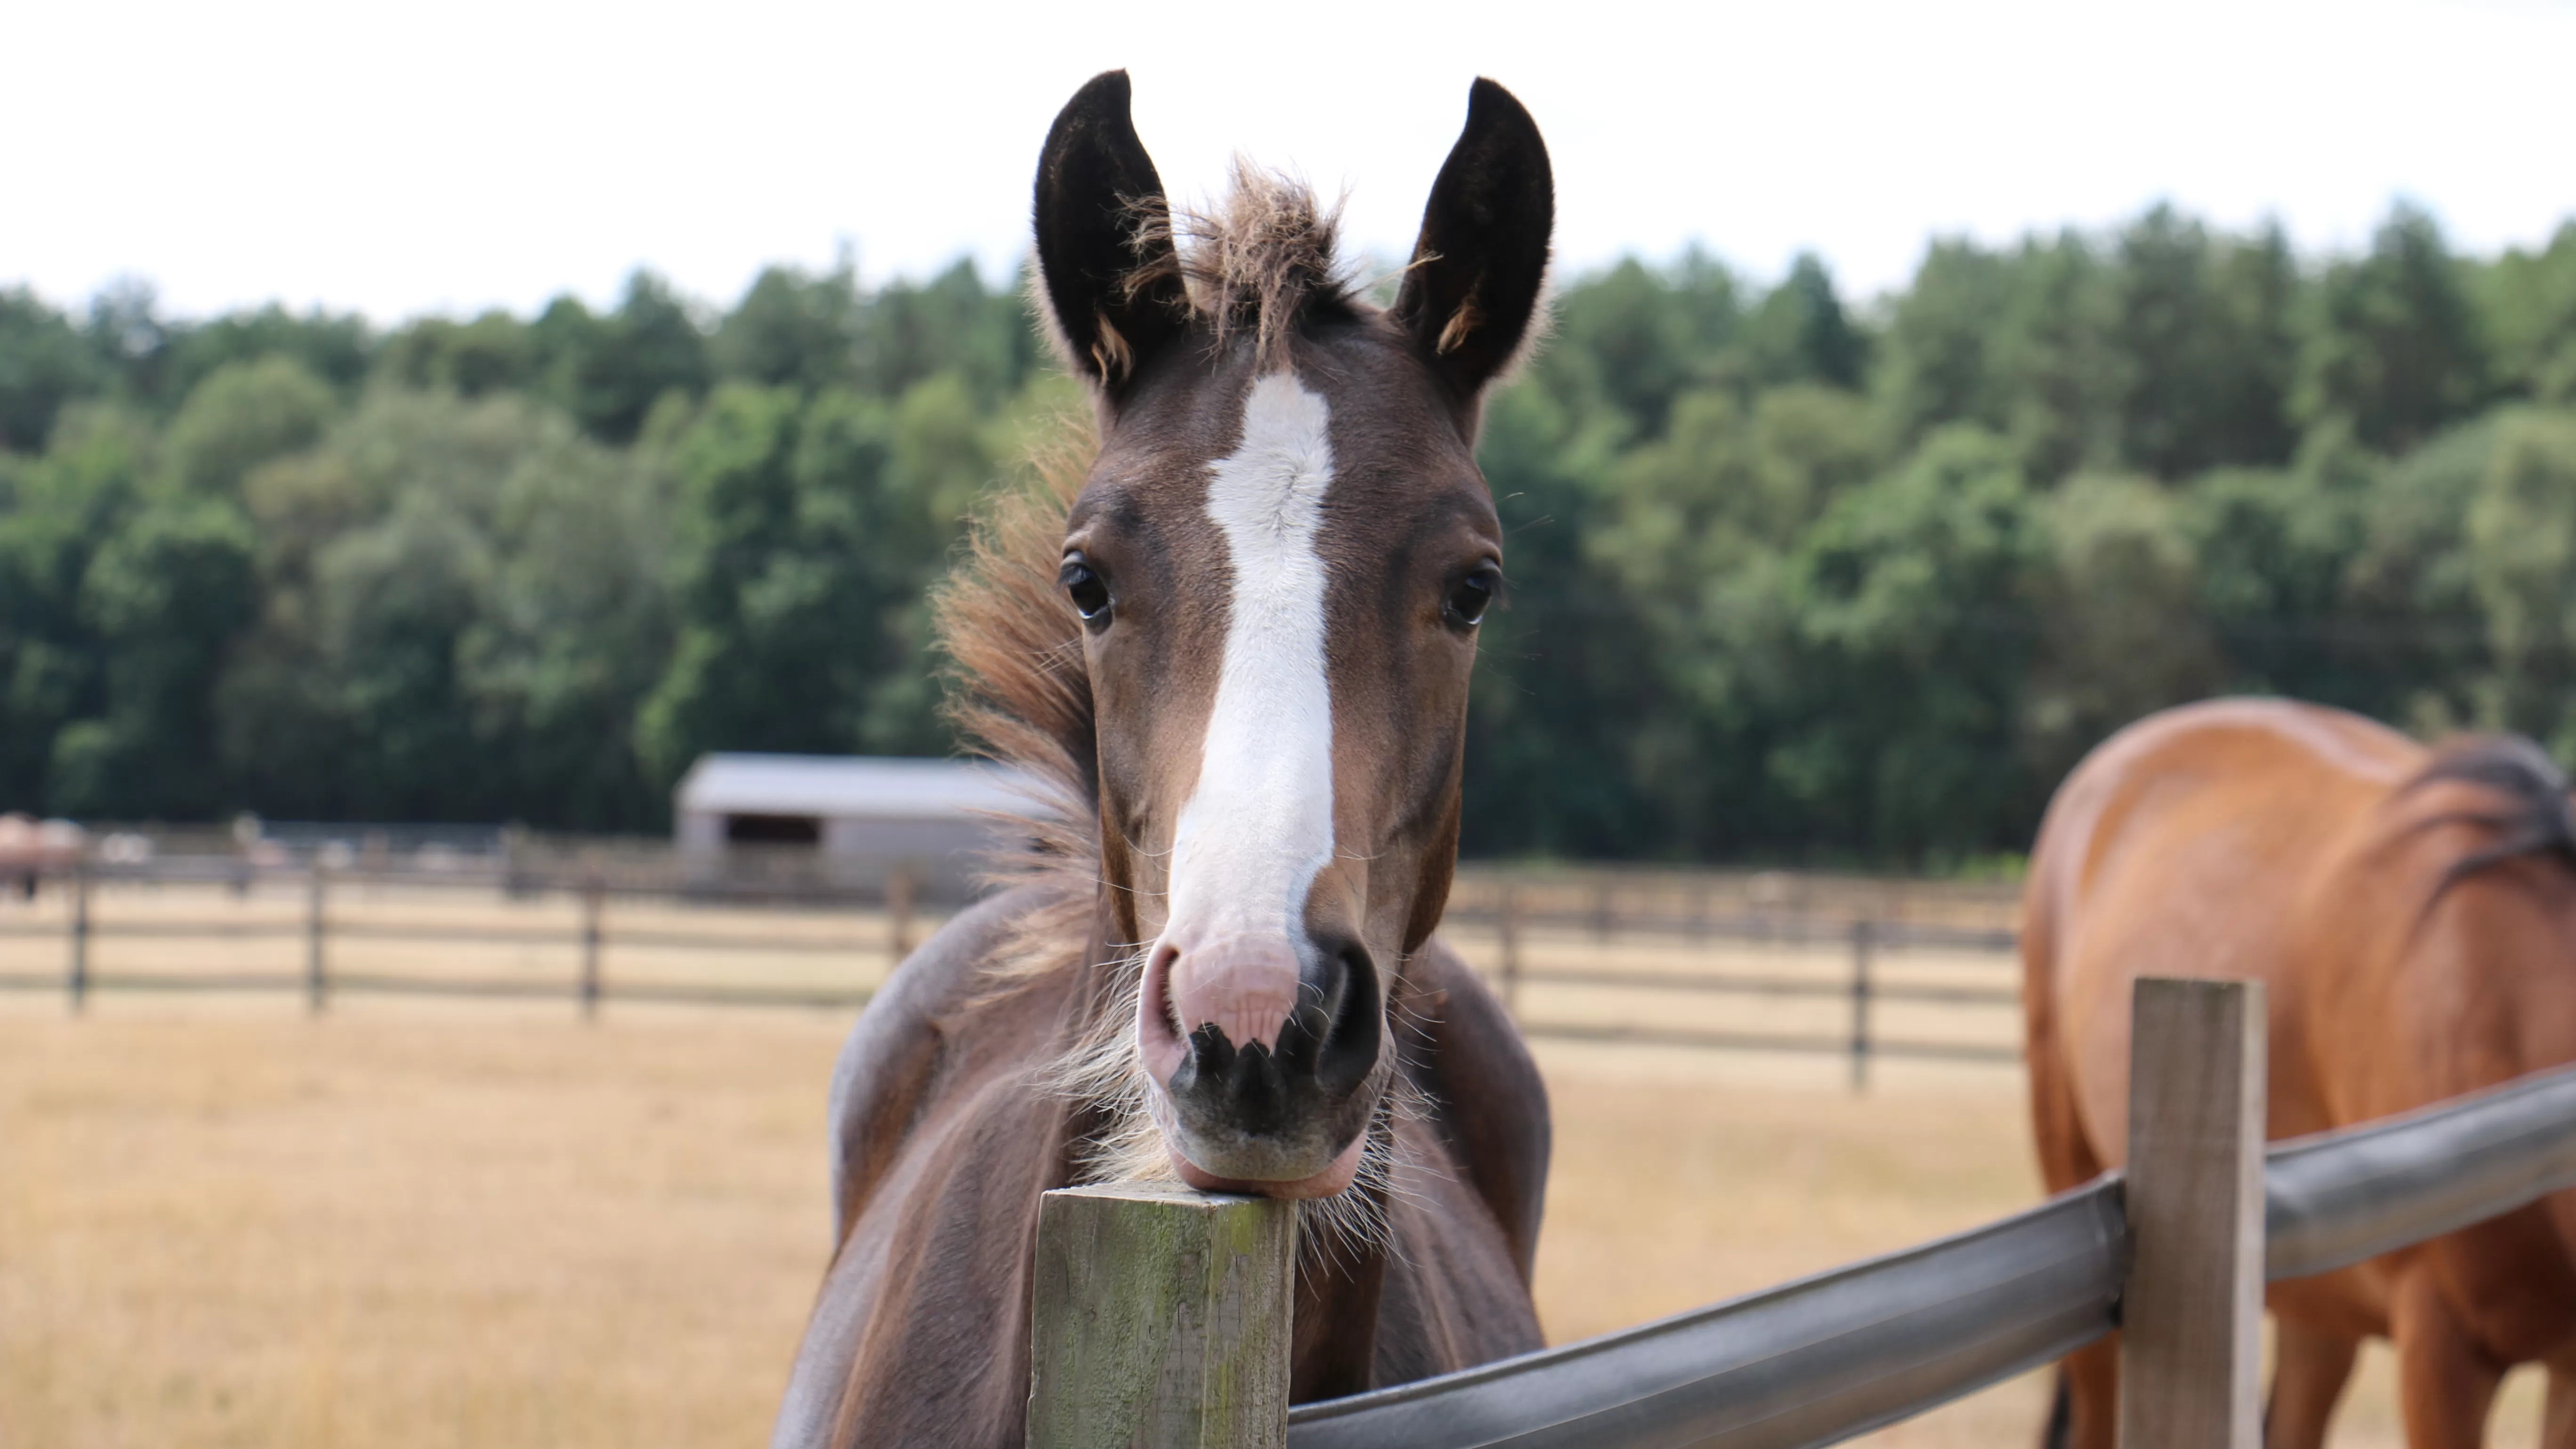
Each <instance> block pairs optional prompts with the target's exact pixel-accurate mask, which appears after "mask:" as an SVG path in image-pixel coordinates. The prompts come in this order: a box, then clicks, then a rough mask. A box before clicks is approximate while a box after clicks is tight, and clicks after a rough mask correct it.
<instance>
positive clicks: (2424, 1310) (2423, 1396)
mask: <svg viewBox="0 0 2576 1449" xmlns="http://www.w3.org/2000/svg"><path fill="white" fill-rule="evenodd" d="M2390 1307H2391V1310H2392V1311H2391V1312H2390V1314H2389V1329H2390V1331H2391V1335H2390V1336H2391V1337H2393V1338H2395V1339H2396V1340H2397V1404H2398V1408H2399V1410H2400V1411H2401V1412H2402V1413H2403V1415H2404V1417H2405V1420H2406V1445H2407V1449H2479V1446H2480V1445H2481V1444H2482V1443H2483V1442H2484V1441H2485V1438H2486V1428H2487V1411H2488V1410H2489V1409H2490V1408H2493V1407H2494V1405H2495V1395H2496V1386H2497V1385H2498V1384H2501V1383H2502V1382H2503V1381H2504V1366H2503V1365H2502V1364H2499V1363H2497V1362H2495V1361H2494V1360H2493V1359H2491V1358H2489V1357H2487V1355H2486V1353H2485V1352H2484V1351H2483V1350H2481V1349H2480V1348H2479V1347H2478V1346H2477V1344H2476V1342H2474V1341H2473V1340H2472V1339H2470V1337H2469V1333H2468V1329H2467V1328H2466V1326H2464V1325H2463V1324H2462V1323H2461V1322H2460V1320H2459V1316H2458V1315H2457V1314H2455V1313H2453V1312H2452V1311H2451V1305H2450V1304H2448V1303H2446V1302H2444V1301H2443V1300H2442V1290H2441V1287H2440V1285H2439V1284H2437V1283H2435V1282H2434V1281H2433V1275H2432V1274H2431V1273H2429V1272H2426V1271H2424V1270H2422V1269H2418V1270H2416V1271H2415V1272H2412V1273H2409V1274H2407V1275H2406V1277H2405V1279H2404V1281H2403V1282H2402V1283H2401V1284H2400V1285H2399V1287H2398V1289H2397V1292H2396V1294H2395V1296H2394V1301H2393V1302H2392V1303H2391V1305H2390Z"/></svg>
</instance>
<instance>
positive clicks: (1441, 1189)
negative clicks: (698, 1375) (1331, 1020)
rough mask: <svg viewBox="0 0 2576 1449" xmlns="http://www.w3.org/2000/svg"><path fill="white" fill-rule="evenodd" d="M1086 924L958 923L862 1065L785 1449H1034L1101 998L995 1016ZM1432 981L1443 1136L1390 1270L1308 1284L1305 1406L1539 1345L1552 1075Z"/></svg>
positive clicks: (868, 1036)
mask: <svg viewBox="0 0 2576 1449" xmlns="http://www.w3.org/2000/svg"><path fill="white" fill-rule="evenodd" d="M1067 904H1069V903H1067V902H1064V901H1062V900H1057V899H1050V898H1049V894H1048V888H1046V887H1042V886H1041V887H1022V888H1021V889H1019V890H1016V891H1013V892H1010V893H1007V894H1005V895H1002V896H999V897H996V898H993V899H991V900H988V901H986V902H984V903H982V904H980V905H978V906H976V907H975V908H973V909H972V910H970V911H968V912H965V913H964V914H962V915H960V916H959V917H958V918H957V919H956V920H954V921H952V922H951V923H950V924H949V925H948V926H947V927H946V928H944V929H943V930H942V931H941V932H940V933H939V934H938V935H936V936H934V937H932V938H931V940H929V941H928V942H926V943H924V944H923V946H922V947H921V949H920V950H919V951H918V952H916V953H915V954H914V955H913V956H912V958H911V959H910V960H908V961H906V962H905V963H904V965H903V966H902V967H901V968H900V969H899V970H897V971H896V972H895V974H894V975H893V976H892V977H891V978H889V979H888V981H887V983H886V986H885V989H884V990H883V991H882V992H881V993H880V994H879V995H878V996H877V997H876V999H875V1000H873V1001H871V1002H870V1003H869V1006H868V1010H867V1012H866V1014H865V1015H864V1016H863V1017H862V1019H861V1020H860V1022H859V1024H858V1026H857V1027H856V1028H854V1029H853V1030H852V1032H851V1034H850V1038H849V1041H848V1042H847V1044H846V1045H844V1047H843V1048H842V1052H841V1057H840V1061H839V1064H838V1067H837V1069H836V1071H835V1073H834V1084H833V1093H832V1114H831V1115H832V1129H833V1133H834V1137H835V1143H836V1151H835V1156H834V1167H835V1171H834V1183H833V1186H834V1198H835V1203H836V1215H837V1221H836V1225H835V1237H836V1241H837V1242H838V1244H839V1247H838V1251H836V1252H835V1254H834V1255H833V1259H832V1265H831V1268H830V1270H829V1272H828V1274H827V1276H826V1277H825V1280H824V1284H823V1289H822V1292H821V1294H820V1295H819V1296H818V1298H817V1300H816V1306H815V1310H814V1316H813V1321H812V1323H811V1325H810V1326H809V1327H808V1329H807V1331H806V1337H805V1342H804V1344H803V1346H802V1348H801V1349H800V1351H799V1353H798V1356H797V1362H796V1367H795V1371H794V1374H793V1376H792V1379H791V1382H790V1385H789V1388H788V1392H787V1396H786V1400H785V1403H784V1405H783V1407H782V1408H781V1410H780V1413H779V1418H778V1424H777V1428H776V1431H775V1434H774V1436H773V1438H772V1443H773V1445H775V1446H778V1449H787V1446H791V1445H792V1446H822V1445H852V1444H940V1445H1009V1444H1017V1443H1019V1442H1020V1440H1021V1431H1022V1427H1023V1421H1024V1420H1025V1418H1026V1415H1027V1410H1028V1391H1029V1387H1028V1386H1029V1364H1028V1302H1029V1274H1030V1271H1031V1262H1032V1256H1033V1244H1034V1242H1035V1238H1036V1232H1037V1208H1038V1196H1039V1194H1040V1193H1042V1192H1044V1191H1045V1190H1047V1189H1048V1188H1054V1187H1064V1186H1068V1185H1071V1184H1072V1183H1074V1182H1076V1181H1078V1180H1080V1178H1081V1161H1080V1151H1079V1146H1080V1144H1081V1142H1082V1141H1083V1140H1084V1139H1085V1136H1086V1132H1087V1131H1096V1130H1097V1128H1098V1124H1096V1123H1088V1122H1086V1121H1085V1120H1084V1119H1085V1117H1086V1115H1087V1114H1086V1113H1085V1111H1084V1110H1083V1109H1082V1108H1081V1107H1080V1106H1079V1105H1078V1104H1076V1103H1072V1102H1069V1101H1067V1100H1066V1097H1065V1094H1064V1092H1063V1091H1062V1090H1061V1088H1060V1085H1059V1084H1058V1083H1057V1082H1055V1081H1054V1080H1052V1079H1051V1074H1050V1072H1049V1070H1048V1067H1049V1064H1050V1063H1051V1062H1053V1061H1055V1060H1057V1059H1058V1058H1059V1057H1060V1056H1061V1055H1062V1053H1063V1052H1064V1050H1065V1049H1066V1047H1067V1045H1068V1041H1069V1037H1068V1031H1067V1023H1068V1022H1074V1021H1079V1020H1081V1019H1082V1017H1083V1015H1084V1011H1083V1006H1084V1003H1082V1002H1081V1001H1080V1000H1078V999H1077V998H1078V997H1079V995H1080V994H1081V993H1082V991H1083V990H1084V988H1085V983H1084V981H1083V978H1082V977H1081V976H1080V975H1078V974H1077V973H1071V972H1055V973H1049V974H1047V975H1045V976H1042V977H1039V978H1037V979H1034V980H1032V981H1030V982H1028V983H1026V984H1025V985H1024V986H1021V987H1020V988H1019V989H1016V990H1012V991H1010V992H1008V993H1007V994H1002V995H996V994H994V993H993V991H992V983H991V971H992V968H993V967H994V965H995V964H996V963H997V962H998V961H1000V960H1002V959H1003V958H1004V957H1005V956H1006V955H1007V954H1008V953H1009V952H1010V951H1011V950H1012V948H1013V944H1014V940H1015V938H1017V937H1018V936H1019V935H1020V934H1021V933H1022V932H1023V931H1025V930H1026V929H1027V928H1028V927H1029V926H1030V925H1031V924H1032V918H1042V917H1044V916H1046V915H1048V914H1050V913H1053V914H1057V915H1059V916H1061V915H1062V914H1063V913H1064V912H1063V908H1064V907H1065V906H1066V905H1067ZM1409 975H1410V979H1409V981H1408V991H1409V992H1411V993H1413V996H1412V997H1411V998H1409V999H1408V1000H1407V1002H1406V1003H1405V1005H1406V1007H1407V1008H1408V1009H1407V1011H1406V1013H1405V1015H1406V1018H1407V1020H1408V1023H1409V1028H1408V1030H1407V1032H1406V1040H1405V1043H1404V1044H1405V1048H1406V1051H1405V1058H1406V1063H1407V1074H1408V1077H1409V1079H1410V1085H1411V1086H1413V1087H1414V1088H1415V1090H1416V1091H1417V1092H1418V1093H1419V1096H1418V1098H1417V1099H1416V1100H1418V1101H1419V1102H1420V1103H1422V1104H1423V1105H1424V1106H1425V1108H1426V1109H1427V1110H1425V1111H1423V1112H1422V1113H1420V1114H1419V1115H1411V1116H1407V1117H1406V1118H1404V1119H1402V1120H1400V1121H1398V1122H1397V1123H1395V1124H1394V1125H1395V1128H1396V1131H1397V1132H1398V1134H1399V1135H1400V1137H1401V1139H1402V1140H1401V1141H1400V1142H1399V1143H1398V1144H1397V1150H1396V1152H1395V1162H1396V1171H1395V1174H1394V1179H1393V1181H1392V1182H1391V1184H1390V1188H1391V1191H1390V1200H1389V1223H1388V1235H1389V1236H1388V1241H1387V1243H1386V1245H1385V1246H1384V1248H1383V1249H1382V1250H1381V1251H1377V1252H1373V1253H1371V1254H1369V1255H1368V1256H1367V1257H1366V1258H1365V1259H1364V1260H1362V1261H1358V1262H1352V1261H1349V1260H1343V1261H1339V1262H1331V1261H1316V1260H1314V1259H1311V1258H1310V1259H1306V1260H1303V1261H1301V1264H1300V1273H1299V1278H1298V1301H1297V1304H1296V1335H1295V1361H1294V1364H1293V1366H1292V1370H1291V1390H1292V1393H1293V1395H1294V1396H1295V1397H1296V1398H1297V1399H1298V1400H1300V1401H1303V1400H1307V1399H1314V1398H1329V1397H1336V1396H1339V1395H1342V1394H1348V1393H1356V1392H1359V1391H1360V1390H1363V1389H1365V1388H1368V1387H1370V1386H1371V1385H1374V1384H1386V1383H1402V1382H1405V1381H1407V1380H1410V1379H1415V1378H1422V1377H1426V1376H1428V1375H1431V1374H1436V1373H1444V1372H1447V1371H1449V1370H1451V1369H1456V1368H1464V1367H1467V1366H1468V1365H1471V1364H1476V1363H1482V1362H1485V1361H1487V1360H1490V1359H1495V1358H1502V1357H1506V1356H1509V1355H1511V1354H1516V1353H1524V1352H1527V1351H1529V1350H1531V1349H1535V1348H1538V1347H1540V1346H1541V1344H1542V1340H1541V1338H1540V1335H1539V1329H1538V1322H1537V1319H1536V1317H1535V1315H1534V1313H1533V1311H1532V1309H1531V1306H1530V1298H1529V1273H1530V1268H1531V1262H1532V1257H1533V1254H1534V1253H1535V1251H1536V1248H1537V1240H1538V1216H1539V1214H1538V1210H1539V1193H1540V1191H1541V1189H1542V1187H1543V1182H1542V1180H1541V1179H1542V1178H1543V1175H1544V1169H1545V1165H1546V1160H1547V1143H1546V1120H1547V1119H1546V1104H1545V1101H1544V1098H1543V1096H1541V1095H1540V1091H1541V1089H1540V1088H1539V1085H1538V1079H1537V1074H1536V1071H1535V1069H1534V1068H1533V1067H1532V1065H1531V1063H1530V1061H1529V1058H1528V1055H1527V1053H1526V1051H1525V1050H1524V1049H1523V1048H1522V1047H1521V1046H1520V1044H1519V1041H1518V1039H1517V1037H1515V1036H1513V1035H1512V1034H1511V1033H1510V1031H1509V1030H1508V1028H1507V1025H1506V1024H1505V1022H1504V1018H1503V1013H1502V1009H1501V1006H1500V1004H1499V1003H1497V1002H1496V1001H1495V1000H1494V999H1493V997H1492V995H1491V993H1489V992H1488V991H1486V990H1485V988H1484V986H1483V985H1482V984H1481V983H1480V982H1479V981H1478V980H1477V979H1476V978H1475V977H1474V975H1472V974H1471V973H1469V972H1468V971H1466V970H1465V969H1464V968H1463V967H1461V966H1460V965H1459V964H1458V963H1457V962H1456V960H1455V958H1454V957H1452V956H1450V955H1449V954H1448V953H1447V952H1446V951H1445V950H1443V949H1441V948H1439V947H1438V946H1437V945H1436V944H1435V945H1434V946H1433V948H1432V949H1431V950H1429V951H1427V952H1425V953H1424V954H1423V956H1422V957H1421V958H1420V959H1419V960H1418V962H1417V969H1416V970H1415V971H1414V972H1412V973H1409ZM1516 1099H1517V1100H1516ZM1470 1104H1472V1110H1468V1107H1469V1105H1470Z"/></svg>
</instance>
